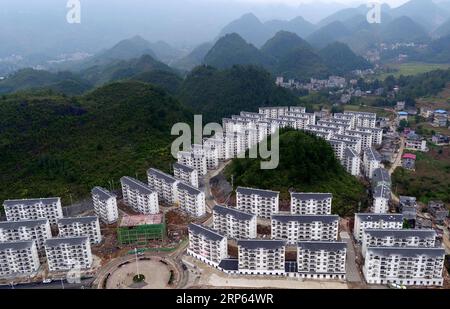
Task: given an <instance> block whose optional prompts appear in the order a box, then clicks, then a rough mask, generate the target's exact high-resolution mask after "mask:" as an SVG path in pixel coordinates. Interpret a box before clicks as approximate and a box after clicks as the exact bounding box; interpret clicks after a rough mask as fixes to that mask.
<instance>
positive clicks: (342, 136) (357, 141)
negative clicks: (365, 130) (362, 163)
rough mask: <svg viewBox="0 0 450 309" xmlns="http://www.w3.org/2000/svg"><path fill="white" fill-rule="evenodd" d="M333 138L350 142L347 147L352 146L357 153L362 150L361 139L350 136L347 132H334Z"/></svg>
mask: <svg viewBox="0 0 450 309" xmlns="http://www.w3.org/2000/svg"><path fill="white" fill-rule="evenodd" d="M333 139H335V140H338V141H344V142H351V143H352V144H351V145H349V146H347V147H348V148H352V149H353V150H355V151H356V152H357V153H358V154H359V153H361V150H362V139H361V137H358V136H351V135H347V134H335V135H333Z"/></svg>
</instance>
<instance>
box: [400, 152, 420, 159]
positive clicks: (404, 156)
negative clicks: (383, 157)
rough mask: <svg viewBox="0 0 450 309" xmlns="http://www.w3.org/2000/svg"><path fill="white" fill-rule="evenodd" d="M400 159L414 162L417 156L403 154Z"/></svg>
mask: <svg viewBox="0 0 450 309" xmlns="http://www.w3.org/2000/svg"><path fill="white" fill-rule="evenodd" d="M402 158H403V159H411V160H416V158H417V156H416V155H415V154H412V153H405V154H404V155H403V157H402Z"/></svg>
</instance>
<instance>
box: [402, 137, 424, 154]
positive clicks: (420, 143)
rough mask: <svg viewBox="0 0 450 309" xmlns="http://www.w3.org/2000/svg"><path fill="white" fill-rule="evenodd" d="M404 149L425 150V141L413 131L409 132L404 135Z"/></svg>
mask: <svg viewBox="0 0 450 309" xmlns="http://www.w3.org/2000/svg"><path fill="white" fill-rule="evenodd" d="M405 149H406V150H414V151H422V152H426V151H428V147H427V141H426V139H424V138H422V137H420V136H419V135H417V134H415V133H410V134H408V136H407V137H406V141H405Z"/></svg>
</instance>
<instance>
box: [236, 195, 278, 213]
mask: <svg viewBox="0 0 450 309" xmlns="http://www.w3.org/2000/svg"><path fill="white" fill-rule="evenodd" d="M279 195H280V192H275V191H269V190H261V189H252V188H243V187H238V188H237V189H236V207H237V209H239V210H242V211H245V212H248V213H251V214H255V215H257V216H258V217H261V218H265V219H270V216H271V215H273V214H277V213H278V211H279Z"/></svg>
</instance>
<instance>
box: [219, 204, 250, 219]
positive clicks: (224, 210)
mask: <svg viewBox="0 0 450 309" xmlns="http://www.w3.org/2000/svg"><path fill="white" fill-rule="evenodd" d="M213 211H214V212H216V213H218V214H220V215H230V216H232V217H234V218H236V219H238V220H243V221H249V220H251V219H253V218H254V217H256V215H254V214H249V213H247V212H245V211H242V210H238V209H236V208H231V207H225V206H221V205H216V206H214V208H213Z"/></svg>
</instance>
